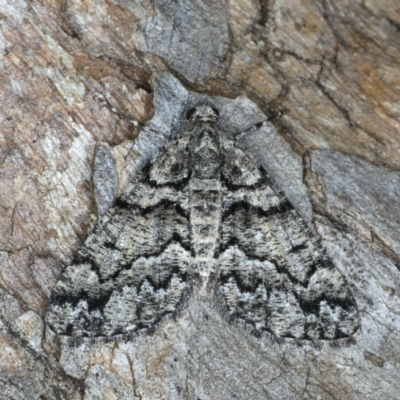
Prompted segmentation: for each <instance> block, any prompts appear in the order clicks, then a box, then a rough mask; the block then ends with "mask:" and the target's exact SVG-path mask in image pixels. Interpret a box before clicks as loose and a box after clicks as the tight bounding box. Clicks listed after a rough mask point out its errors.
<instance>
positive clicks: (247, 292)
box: [47, 105, 359, 340]
mask: <svg viewBox="0 0 400 400" xmlns="http://www.w3.org/2000/svg"><path fill="white" fill-rule="evenodd" d="M188 115H189V125H190V127H189V129H187V130H186V131H184V132H183V133H182V134H181V135H180V136H179V137H178V138H177V139H175V140H173V141H171V142H170V143H169V144H168V145H167V146H166V147H165V149H164V150H163V151H162V152H161V153H160V154H159V156H158V157H157V158H156V159H155V160H154V161H153V162H152V163H150V164H149V166H148V171H147V173H146V174H145V176H144V178H143V179H142V180H141V181H139V182H138V183H137V184H136V185H134V186H133V188H132V189H131V190H129V191H128V192H126V193H125V194H123V195H122V196H121V197H120V198H119V199H118V201H117V202H116V204H115V206H114V207H113V208H111V209H110V210H109V211H108V212H107V213H106V214H105V215H104V216H103V217H101V218H100V220H99V222H98V224H97V226H96V228H95V230H94V232H93V233H92V234H91V236H90V237H89V238H88V239H87V241H86V243H85V244H84V245H83V246H82V248H81V249H80V250H79V252H78V254H77V256H76V259H75V262H74V263H73V264H72V265H70V266H69V267H68V268H67V269H66V271H65V272H64V274H63V275H62V277H61V279H60V280H59V282H58V283H57V285H56V287H55V289H54V291H53V293H52V295H51V297H50V302H49V311H48V314H47V322H48V324H49V325H50V327H51V328H52V329H53V330H54V331H55V332H56V333H57V334H59V335H62V336H68V337H72V338H98V339H105V340H106V339H107V338H117V337H129V336H132V335H134V334H136V333H140V332H148V331H150V330H152V329H155V327H157V326H158V324H159V323H161V322H162V321H164V320H165V319H166V318H168V317H171V316H174V315H177V313H179V311H180V310H182V309H183V308H184V307H185V305H186V304H187V301H188V299H189V298H190V296H196V297H198V298H204V297H207V298H209V299H213V300H214V301H215V304H216V305H217V307H218V308H219V309H220V310H221V312H222V314H223V315H224V316H225V317H227V318H228V320H230V321H232V322H235V323H239V324H240V325H242V326H244V327H246V328H248V329H250V331H251V332H252V333H253V334H255V335H257V336H263V335H266V336H274V337H278V338H293V339H296V340H336V339H342V338H347V337H350V336H351V335H353V333H354V332H355V331H356V330H357V329H358V327H359V317H358V311H357V306H356V303H355V300H354V298H353V295H352V293H351V291H350V289H349V286H348V284H347V282H346V280H345V279H344V277H343V276H342V275H341V274H340V272H339V271H338V270H337V269H336V268H335V267H334V265H333V264H332V262H331V261H330V259H329V258H328V257H327V256H326V255H325V252H324V251H323V250H322V249H321V246H320V245H319V243H318V241H317V240H316V239H315V237H314V236H313V235H312V234H311V232H310V231H309V229H308V228H307V226H306V225H305V223H304V222H303V220H302V219H301V218H300V217H299V215H298V214H297V212H296V211H295V210H294V209H293V207H292V205H291V204H290V203H289V202H288V200H287V199H286V197H285V196H284V195H283V194H282V193H281V192H280V191H279V190H278V189H276V187H275V185H274V184H273V183H272V182H271V180H270V178H269V177H268V174H267V173H266V172H265V171H264V170H263V169H262V168H259V167H258V166H257V165H256V163H255V161H254V160H253V158H252V157H251V156H250V155H249V154H247V153H246V152H245V151H244V150H243V148H242V147H241V146H240V145H238V144H237V143H236V142H235V141H234V140H233V139H231V138H229V137H228V136H227V135H226V133H225V132H224V131H223V129H220V128H219V124H218V114H217V112H216V110H214V109H212V108H211V107H208V106H205V105H201V106H198V107H196V108H195V109H193V110H192V112H190V113H188Z"/></svg>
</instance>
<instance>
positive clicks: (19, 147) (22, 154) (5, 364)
mask: <svg viewBox="0 0 400 400" xmlns="http://www.w3.org/2000/svg"><path fill="white" fill-rule="evenodd" d="M0 5H1V6H0V19H1V24H0V46H1V56H0V57H1V59H0V60H1V63H0V71H1V75H0V82H1V84H0V93H1V96H2V110H1V115H0V116H1V120H0V124H1V135H0V179H1V184H0V188H1V189H0V231H1V234H0V370H1V374H0V398H4V399H36V398H38V399H39V398H40V399H85V400H88V399H135V398H138V399H246V398H251V399H317V398H321V399H359V398H374V399H375V398H382V399H391V398H393V399H395V398H398V393H399V392H400V379H399V378H400V374H399V372H398V371H399V363H400V351H399V350H398V349H399V348H400V323H399V318H398V315H399V313H400V300H399V293H400V279H399V278H400V274H399V269H400V235H399V232H400V201H399V199H400V173H399V168H400V103H399V101H398V99H399V98H400V68H399V67H400V65H399V64H400V6H399V4H398V2H396V1H395V0H384V1H382V0H363V1H351V2H346V1H344V0H339V1H329V0H323V1H319V2H318V1H312V0H310V1H298V0H290V1H287V0H286V1H279V0H276V1H272V0H271V1H266V0H260V1H259V2H258V1H256V0H227V1H225V2H224V1H211V0H195V1H190V0H179V1H170V2H163V1H161V0H155V1H147V0H142V1H139V0H132V1H128V0H105V1H90V0H88V1H79V0H59V1H56V2H40V1H35V0H34V1H23V0H21V1H18V2H15V1H11V0H2V1H0ZM98 93H101V94H104V95H105V96H106V98H107V99H108V100H109V101H110V103H111V104H112V106H113V107H115V108H117V109H118V110H120V112H122V113H124V114H126V115H128V116H132V117H134V118H136V119H137V120H139V121H140V122H142V123H148V124H150V126H152V127H153V128H154V130H155V131H157V132H158V133H160V134H162V135H163V136H164V137H165V138H169V137H171V136H173V135H174V127H176V126H177V124H178V122H179V121H178V120H179V117H180V114H179V113H180V112H182V110H184V109H185V107H186V106H187V104H189V103H190V102H195V101H200V100H204V99H215V101H216V102H219V103H218V104H221V109H222V110H225V115H224V117H223V118H224V121H225V125H226V126H227V129H228V130H229V131H230V132H232V134H238V133H240V131H242V130H245V129H248V128H251V126H252V125H253V124H254V123H257V122H258V121H259V120H260V118H262V115H266V116H267V118H268V121H269V124H268V129H265V130H263V131H260V132H258V133H254V134H251V135H250V136H249V137H248V139H247V141H246V146H247V147H248V149H249V151H251V152H252V153H253V154H254V156H255V157H256V158H257V160H259V162H260V163H261V164H263V165H264V166H265V168H266V169H267V170H268V172H269V173H270V175H271V176H272V177H273V179H274V180H275V181H276V183H277V184H278V185H279V186H280V187H281V188H282V190H283V191H284V192H285V193H286V195H287V197H288V198H289V199H290V201H291V202H292V204H293V205H294V206H295V207H296V209H297V210H298V212H299V213H300V214H301V215H302V217H303V218H304V219H305V220H306V221H307V223H308V224H309V225H310V227H312V229H313V230H314V232H315V233H316V234H318V235H319V239H320V241H321V243H322V244H323V246H324V247H325V249H326V250H327V252H328V254H329V256H330V257H331V259H332V260H333V262H334V264H335V265H336V267H337V268H338V269H339V270H340V271H341V272H342V274H343V275H344V276H345V277H346V278H347V280H348V282H349V283H350V284H351V288H352V291H353V294H354V297H355V299H356V302H357V305H358V308H359V312H360V318H361V329H360V331H359V332H358V333H357V334H356V336H355V338H354V343H352V344H351V345H349V346H347V347H339V348H337V347H332V346H318V345H315V344H303V345H301V346H295V345H293V344H291V343H286V342H283V343H269V342H265V341H262V340H259V339H257V338H254V337H252V336H250V335H249V334H248V333H246V332H244V331H242V330H241V329H240V328H238V327H236V326H233V325H229V324H228V323H227V322H226V321H225V320H224V319H223V318H221V317H220V316H219V314H218V313H217V312H216V311H215V310H214V308H213V307H212V305H210V304H195V303H193V304H191V306H190V309H189V310H188V311H186V312H184V313H183V314H182V316H181V317H179V318H178V319H177V320H176V321H169V322H168V323H166V324H164V325H163V327H162V328H161V329H159V330H157V331H156V332H155V333H154V334H152V335H149V336H139V337H137V338H136V339H134V340H131V341H128V342H110V343H106V344H104V343H97V344H88V343H83V344H81V345H80V346H78V347H71V346H69V345H67V344H64V343H62V342H59V341H57V338H56V337H55V335H54V333H52V332H51V330H50V329H49V328H48V327H46V324H45V322H44V316H45V313H46V307H47V302H48V298H49V296H50V293H51V290H52V288H53V287H54V286H55V284H56V282H57V280H58V278H59V277H60V275H61V273H62V271H63V269H64V268H65V266H67V265H68V264H69V263H70V262H71V260H72V258H73V256H74V254H75V253H76V251H77V249H78V248H79V246H80V245H81V244H82V243H83V242H84V240H85V239H86V238H87V236H88V235H89V234H90V232H91V231H92V229H93V227H94V225H95V223H96V220H97V218H98V214H99V212H100V213H102V212H104V207H107V204H109V202H110V200H109V198H108V200H107V201H106V203H101V201H102V198H101V195H99V194H98V193H99V191H98V190H97V189H98V188H99V186H101V185H107V182H111V181H112V185H111V183H110V185H111V186H110V188H111V189H110V188H108V189H110V190H114V191H116V195H118V194H120V193H122V192H123V191H124V190H125V189H126V188H127V187H128V186H129V183H130V182H131V181H132V180H133V179H135V177H136V176H137V174H138V171H140V169H141V167H142V165H143V164H144V163H145V162H146V160H148V159H149V158H150V157H152V156H153V155H154V154H156V153H157V151H158V149H159V148H160V147H161V146H162V145H163V143H164V142H163V141H162V140H161V141H160V139H159V137H157V135H154V136H151V135H146V134H145V132H144V131H142V132H140V129H138V128H136V127H134V126H133V124H132V123H130V122H129V121H128V120H126V119H124V118H122V117H121V116H120V115H119V116H118V115H117V114H115V113H112V112H110V110H109V109H107V108H105V107H102V106H101V105H100V104H99V103H98V102H97V101H96V100H95V97H96V95H97V94H98ZM240 96H242V97H240ZM235 107H237V109H236V108H235ZM239 109H240V110H241V111H240V112H239V111H237V110H239ZM235 110H236V111H235ZM99 146H102V147H101V149H102V151H103V152H105V154H106V157H109V155H107V154H108V153H107V149H108V151H109V154H112V156H113V158H114V160H115V165H114V164H113V162H112V161H110V165H114V167H115V171H116V175H115V176H113V177H110V176H109V175H107V174H105V175H104V174H100V175H96V165H97V164H96V161H95V154H96V149H97V154H100V152H99ZM114 167H113V168H114ZM93 170H95V171H94V172H93ZM97 171H98V170H97ZM103 175H104V176H106V177H107V180H103V181H102V180H101V179H100V181H99V180H98V179H97V178H96V176H103ZM92 177H93V178H92ZM93 181H94V184H93ZM117 184H118V185H119V186H118V189H115V188H116V185H117ZM93 186H94V187H93ZM113 188H114V189H113ZM106 189H107V188H106ZM110 190H106V192H107V193H109V192H110ZM108 196H109V194H108ZM99 202H100V203H99ZM105 204H106V205H105Z"/></svg>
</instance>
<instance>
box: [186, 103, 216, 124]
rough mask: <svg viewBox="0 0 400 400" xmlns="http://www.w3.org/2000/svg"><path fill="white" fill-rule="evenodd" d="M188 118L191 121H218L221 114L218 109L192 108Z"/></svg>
mask: <svg viewBox="0 0 400 400" xmlns="http://www.w3.org/2000/svg"><path fill="white" fill-rule="evenodd" d="M186 118H187V119H188V120H190V121H196V122H197V121H204V122H206V121H214V122H215V121H217V120H218V118H219V112H218V110H217V109H216V108H213V107H210V106H207V105H200V106H197V107H195V108H191V109H190V110H189V111H188V112H187V114H186Z"/></svg>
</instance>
